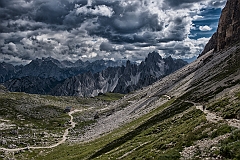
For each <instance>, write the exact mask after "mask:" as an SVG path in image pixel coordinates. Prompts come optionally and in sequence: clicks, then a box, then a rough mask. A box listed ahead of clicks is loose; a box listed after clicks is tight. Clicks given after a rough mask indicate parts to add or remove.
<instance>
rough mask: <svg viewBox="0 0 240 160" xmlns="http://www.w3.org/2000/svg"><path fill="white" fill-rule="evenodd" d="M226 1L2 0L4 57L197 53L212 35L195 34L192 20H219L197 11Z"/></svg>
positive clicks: (136, 56) (1, 54) (0, 36)
mask: <svg viewBox="0 0 240 160" xmlns="http://www.w3.org/2000/svg"><path fill="white" fill-rule="evenodd" d="M225 2H226V0H220V1H215V0H205V1H203V0H181V1H180V0H178V1H176V0H152V1H148V0H131V1H129V0H54V1H53V0H7V1H5V0H0V22H1V23H0V61H7V62H11V63H14V62H15V63H16V64H19V63H27V62H29V61H30V60H32V59H35V58H42V57H48V56H51V57H53V58H57V59H60V60H72V61H75V60H78V59H82V60H96V59H102V58H104V59H122V58H128V59H130V60H135V61H138V60H141V59H142V60H143V59H144V57H145V56H146V55H147V54H148V53H149V52H151V51H154V50H157V51H158V52H159V53H160V54H161V55H163V56H164V55H165V56H168V55H172V56H173V57H174V56H175V57H177V58H181V57H183V58H184V57H188V58H189V57H191V56H192V57H193V56H196V55H197V54H199V53H200V52H201V49H202V48H203V46H204V44H205V43H206V42H207V40H208V38H209V37H210V35H209V33H208V37H206V38H204V34H202V36H199V35H198V36H197V38H196V37H195V39H190V38H191V36H190V35H191V34H193V33H194V32H191V31H192V30H193V23H194V22H196V25H200V24H201V25H202V26H205V25H208V26H210V27H211V28H213V29H216V27H214V26H211V25H216V22H214V24H211V21H209V23H207V24H204V23H205V22H203V21H201V23H200V22H199V23H198V22H197V20H196V18H194V16H197V15H201V13H203V15H201V16H204V14H207V12H203V10H202V9H205V10H208V9H211V8H212V7H214V8H219V7H222V6H223V5H224V4H225ZM209 6H210V8H209ZM196 27H198V28H199V26H195V28H196ZM205 28H206V27H205ZM198 34H199V33H198Z"/></svg>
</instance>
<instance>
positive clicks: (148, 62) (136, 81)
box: [51, 52, 187, 97]
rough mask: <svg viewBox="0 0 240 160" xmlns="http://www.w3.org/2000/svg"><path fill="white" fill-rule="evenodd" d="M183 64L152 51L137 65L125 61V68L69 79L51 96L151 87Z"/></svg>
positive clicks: (112, 68) (127, 90)
mask: <svg viewBox="0 0 240 160" xmlns="http://www.w3.org/2000/svg"><path fill="white" fill-rule="evenodd" d="M186 64H187V63H186V62H185V61H183V60H173V59H172V58H171V57H168V58H166V59H163V58H162V57H161V56H160V55H159V54H158V53H157V52H153V53H150V54H149V55H148V57H147V58H146V59H145V61H143V62H142V63H141V64H140V65H139V66H138V65H136V64H132V63H131V62H130V61H127V63H126V66H122V67H109V68H107V69H106V70H103V71H102V72H99V73H95V74H92V73H87V74H80V75H78V76H74V77H72V78H69V79H67V80H66V81H65V82H64V83H63V84H62V85H61V86H60V87H58V88H55V90H54V91H53V92H52V93H51V94H53V95H65V96H66V95H69V96H84V97H86V96H87V97H88V96H96V95H98V94H99V93H106V92H116V93H129V92H131V91H134V90H136V89H140V88H141V87H144V86H148V85H151V84H152V83H154V82H156V81H157V80H158V79H160V78H162V77H164V76H166V75H168V74H170V73H172V72H174V71H176V70H177V69H179V68H181V67H183V66H185V65H186Z"/></svg>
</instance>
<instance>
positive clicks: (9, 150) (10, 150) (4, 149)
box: [0, 110, 83, 152]
mask: <svg viewBox="0 0 240 160" xmlns="http://www.w3.org/2000/svg"><path fill="white" fill-rule="evenodd" d="M82 111H83V110H74V111H71V112H69V113H68V115H69V116H70V121H69V123H70V125H71V126H70V127H69V128H67V129H66V130H65V132H64V134H63V136H62V140H61V141H59V142H58V143H56V144H53V145H51V146H45V147H31V146H29V147H23V148H14V149H8V148H0V150H3V151H8V152H17V151H21V150H27V149H50V148H54V147H57V146H59V145H60V144H63V143H64V142H65V141H66V140H67V136H68V133H69V130H70V129H73V128H74V127H75V125H76V123H75V122H73V116H72V114H74V113H76V112H82Z"/></svg>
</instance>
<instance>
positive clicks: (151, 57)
mask: <svg viewBox="0 0 240 160" xmlns="http://www.w3.org/2000/svg"><path fill="white" fill-rule="evenodd" d="M160 60H162V57H161V56H160V55H159V53H158V52H156V51H153V52H151V53H149V54H148V56H147V58H146V59H145V62H146V63H148V62H159V61H160Z"/></svg>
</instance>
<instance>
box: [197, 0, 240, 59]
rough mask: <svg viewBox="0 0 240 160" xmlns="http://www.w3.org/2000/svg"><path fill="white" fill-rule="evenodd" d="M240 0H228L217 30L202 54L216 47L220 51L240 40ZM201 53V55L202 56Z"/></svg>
mask: <svg viewBox="0 0 240 160" xmlns="http://www.w3.org/2000/svg"><path fill="white" fill-rule="evenodd" d="M239 17H240V0H228V1H227V4H226V6H225V7H224V9H223V10H222V14H221V17H220V20H219V24H218V29H217V32H216V33H215V34H214V35H213V36H212V38H211V39H210V40H209V42H208V43H207V45H206V46H205V48H204V50H203V52H202V53H201V55H203V54H205V53H207V52H208V51H210V50H212V49H214V50H215V51H220V50H222V49H224V48H225V47H227V46H230V45H231V44H234V43H237V42H239V41H240V18H239ZM201 55H200V56H201Z"/></svg>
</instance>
